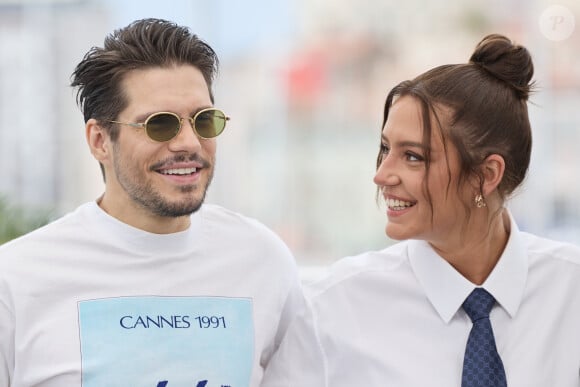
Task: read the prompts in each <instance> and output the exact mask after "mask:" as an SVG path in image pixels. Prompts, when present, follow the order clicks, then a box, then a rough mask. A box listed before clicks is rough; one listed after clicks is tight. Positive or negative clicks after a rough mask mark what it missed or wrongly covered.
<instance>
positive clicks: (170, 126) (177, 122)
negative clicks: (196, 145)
mask: <svg viewBox="0 0 580 387" xmlns="http://www.w3.org/2000/svg"><path fill="white" fill-rule="evenodd" d="M184 119H187V120H189V122H190V123H191V127H192V128H193V131H194V132H195V133H197V135H198V136H199V137H201V138H206V139H207V138H214V137H217V136H219V135H220V134H221V133H222V132H223V131H224V129H225V127H226V121H228V120H229V119H230V117H228V116H226V115H225V113H224V112H223V111H221V110H219V109H215V108H207V109H203V110H200V111H199V112H197V113H195V115H194V116H193V117H185V118H182V117H180V116H178V115H177V114H175V113H171V112H158V113H153V114H151V115H150V116H149V117H147V119H146V120H145V122H120V121H109V122H113V123H115V124H122V125H129V126H133V127H137V128H144V129H145V133H147V136H148V137H149V138H150V139H152V140H153V141H158V142H165V141H169V140H171V139H172V138H174V137H175V136H177V134H178V133H179V131H180V130H181V126H182V124H183V120H184Z"/></svg>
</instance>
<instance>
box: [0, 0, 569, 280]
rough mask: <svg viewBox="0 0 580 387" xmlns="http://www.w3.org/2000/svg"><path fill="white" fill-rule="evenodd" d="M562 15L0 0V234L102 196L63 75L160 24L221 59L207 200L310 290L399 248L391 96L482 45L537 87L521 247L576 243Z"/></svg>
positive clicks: (393, 6)
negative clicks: (299, 273) (109, 42)
mask: <svg viewBox="0 0 580 387" xmlns="http://www.w3.org/2000/svg"><path fill="white" fill-rule="evenodd" d="M557 4H558V5H556V4H554V3H552V2H550V1H545V0H470V1H460V0H444V1H438V2H434V1H429V0H406V1H395V0H358V1H353V0H276V1H268V0H244V1H235V0H170V1H158V0H125V1H123V0H110V1H107V0H44V1H42V0H0V52H1V55H0V166H1V168H0V233H2V232H4V233H5V234H9V235H17V234H18V233H20V232H23V231H24V230H26V229H29V228H34V227H36V226H37V225H38V224H41V223H43V222H45V221H47V220H49V219H54V218H56V217H58V216H60V215H62V214H64V213H66V212H68V211H71V210H73V209H74V208H75V207H77V206H78V205H79V204H81V203H83V202H86V201H89V200H94V199H95V198H96V197H97V196H99V195H100V194H101V192H102V190H103V184H102V180H101V175H100V171H99V168H98V164H97V162H96V161H94V160H93V159H92V158H91V156H90V154H89V152H88V148H87V146H86V143H85V139H84V123H83V120H82V116H81V114H80V111H79V109H78V108H77V106H76V103H75V95H74V93H73V91H72V90H71V89H70V87H69V86H68V84H69V81H70V74H71V73H72V71H73V69H74V67H75V65H76V64H77V63H78V62H79V61H80V60H81V58H82V57H83V55H84V54H85V53H86V52H87V51H88V50H89V48H90V47H91V46H95V45H99V46H100V45H102V42H103V39H104V37H105V35H106V34H108V33H109V32H111V31H112V30H113V29H116V28H119V27H122V26H124V25H126V24H128V23H130V22H131V21H133V20H135V19H138V18H143V17H158V18H166V19H169V20H172V21H175V22H177V23H178V24H183V25H187V26H189V27H190V29H191V30H192V31H193V32H194V33H196V34H197V35H199V36H200V37H201V38H202V39H204V40H205V41H207V42H208V43H209V44H210V45H211V46H212V47H213V48H214V49H215V50H216V51H217V53H218V55H219V57H220V59H221V70H220V74H219V76H218V79H217V82H216V85H215V89H216V90H215V94H216V105H217V106H219V107H220V108H222V109H223V110H225V111H226V112H227V114H228V115H230V116H231V117H232V120H231V121H230V123H229V124H228V125H229V126H228V128H227V132H226V133H225V134H224V135H223V136H221V137H220V138H219V140H218V161H217V163H218V165H217V171H216V175H215V178H214V182H213V184H212V186H211V188H210V193H209V196H208V201H210V202H213V203H217V204H220V205H223V206H225V207H228V208H230V209H233V210H236V211H240V212H242V213H244V214H246V215H248V216H251V217H254V218H257V219H259V220H260V221H262V222H263V223H265V224H266V225H268V226H269V227H271V228H272V229H273V230H274V231H276V232H277V233H278V234H279V235H280V236H281V237H282V238H283V239H284V240H285V242H286V243H287V244H288V245H289V246H290V248H291V249H292V251H293V252H294V254H295V256H296V259H297V261H298V263H299V265H300V268H301V269H302V270H303V273H304V276H305V277H308V276H309V275H311V273H313V272H314V271H315V270H316V269H317V268H319V267H323V266H324V265H326V264H328V263H331V262H332V261H334V260H336V259H338V258H340V257H343V256H346V255H352V254H356V253H359V252H362V251H366V250H371V249H380V248H383V247H386V246H387V245H389V244H391V243H392V241H390V240H388V239H387V238H386V236H385V234H384V225H385V215H384V211H383V209H381V208H380V206H379V205H377V203H376V202H375V186H374V184H373V182H372V178H373V174H374V169H375V158H376V154H377V151H378V145H379V136H380V129H381V128H380V125H381V120H382V110H383V103H384V100H385V97H386V95H387V93H388V91H389V90H390V89H391V88H392V87H393V86H394V85H396V84H397V83H399V82H400V81H402V80H405V79H410V78H413V77H415V76H416V75H418V74H419V73H421V72H424V71H426V70H428V69H429V68H432V67H434V66H437V65H440V64H444V63H460V62H465V61H467V59H468V58H469V56H470V55H471V53H472V51H473V49H474V47H475V45H476V43H477V42H478V41H479V40H481V38H482V37H483V36H484V35H486V34H489V33H492V32H497V33H502V34H505V35H507V36H509V37H510V38H512V39H513V40H515V41H516V42H518V43H521V44H523V45H525V46H526V47H527V48H528V49H529V50H530V51H531V53H532V55H533V58H534V60H535V66H536V75H535V78H536V80H537V85H538V92H537V93H536V94H535V95H533V96H532V98H531V102H530V116H531V120H532V127H533V130H534V136H535V137H534V141H535V142H534V150H533V155H532V164H531V170H530V175H529V178H528V179H527V181H526V183H525V185H524V187H523V188H522V189H521V190H520V191H519V192H518V193H517V195H516V196H514V197H513V199H512V200H511V201H510V202H509V204H508V205H509V207H510V208H511V210H512V212H513V214H514V216H515V217H516V219H517V220H518V222H519V223H520V226H521V228H522V229H523V230H527V231H531V232H534V233H537V234H542V235H546V236H549V237H552V238H555V239H562V240H567V241H571V242H573V243H578V244H580V182H579V180H580V179H579V177H580V172H579V168H580V150H579V149H578V148H580V2H579V1H578V0H559V1H558V3H557ZM5 239H9V238H5ZM0 243H1V240H0Z"/></svg>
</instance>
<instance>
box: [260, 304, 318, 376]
mask: <svg viewBox="0 0 580 387" xmlns="http://www.w3.org/2000/svg"><path fill="white" fill-rule="evenodd" d="M260 386H261V387H328V386H327V382H326V366H325V357H324V350H323V348H322V345H321V342H320V338H319V334H318V330H317V327H316V316H315V314H314V311H313V309H312V307H311V305H310V303H309V302H308V301H306V302H305V304H304V305H303V308H302V309H301V310H300V311H299V312H298V313H297V314H296V315H295V317H294V318H293V320H292V321H291V323H290V325H289V327H288V330H287V331H286V335H285V336H284V338H283V340H282V343H281V345H280V347H279V348H278V351H277V352H276V353H275V354H274V356H273V357H272V360H271V362H270V364H269V366H268V368H267V369H266V371H265V373H264V378H263V379H262V384H261V385H260Z"/></svg>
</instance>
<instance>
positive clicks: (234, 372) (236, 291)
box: [0, 19, 302, 387]
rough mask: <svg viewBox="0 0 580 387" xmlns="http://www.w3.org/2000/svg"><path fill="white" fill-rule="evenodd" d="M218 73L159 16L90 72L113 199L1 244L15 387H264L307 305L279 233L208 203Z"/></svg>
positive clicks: (7, 382) (100, 52) (4, 324)
mask: <svg viewBox="0 0 580 387" xmlns="http://www.w3.org/2000/svg"><path fill="white" fill-rule="evenodd" d="M217 64H218V61H217V57H216V55H215V53H214V51H213V50H212V49H211V48H210V47H209V46H208V45H207V44H206V43H204V42H203V41H201V40H199V39H198V38H197V37H196V36H195V35H193V34H191V33H190V32H189V30H188V29H186V28H184V27H180V26H177V25H175V24H173V23H170V22H167V21H164V20H158V19H145V20H139V21H136V22H134V23H132V24H130V25H129V26H127V27H125V28H123V29H120V30H117V31H115V32H114V33H113V34H111V35H110V36H109V37H107V38H106V40H105V43H104V46H103V48H96V47H95V48H92V49H91V50H90V51H89V52H88V53H87V54H86V56H85V57H84V58H83V60H82V61H81V63H80V64H79V65H78V66H77V67H76V69H75V71H74V73H73V77H72V86H73V87H76V88H77V91H78V94H77V99H78V102H79V105H80V107H81V110H82V112H83V114H84V118H85V123H86V127H85V129H86V138H87V142H88V145H89V148H90V151H91V153H92V154H93V156H94V157H95V159H96V160H97V161H98V162H99V163H100V166H101V170H102V172H103V177H104V179H105V191H104V194H103V195H102V196H101V197H100V198H99V199H97V200H96V201H95V202H91V203H87V204H84V205H82V206H80V207H79V208H78V209H77V210H76V211H74V212H73V213H71V214H68V215H66V216H65V217H63V218H61V219H59V220H57V221H55V222H53V223H51V224H49V225H48V226H45V227H43V228H41V229H38V230H36V231H34V232H32V233H30V234H28V235H25V236H23V237H21V238H19V239H17V240H14V241H12V242H10V243H8V244H5V245H4V246H2V247H1V248H0V386H1V387H6V386H13V387H15V386H19V387H20V386H37V387H65V386H66V387H68V386H81V385H82V386H83V387H93V386H95V387H96V386H98V387H103V386H120V387H121V386H122V387H133V386H143V387H166V386H167V387H172V386H176V387H177V386H193V387H196V386H197V387H204V386H207V387H216V386H217V387H226V386H227V387H242V386H257V385H259V383H260V380H261V378H262V374H263V371H264V369H265V368H266V367H267V365H268V362H269V359H270V357H271V356H272V354H273V353H274V352H275V350H276V349H277V346H278V343H279V341H280V339H281V337H282V336H283V334H284V332H285V330H286V327H287V323H288V321H289V319H290V318H291V317H292V315H293V314H294V311H295V310H296V308H297V307H298V306H299V305H300V303H301V302H302V301H301V300H302V298H301V293H300V286H299V281H298V276H297V274H296V268H295V264H294V261H293V259H292V256H291V254H290V252H289V251H288V249H287V248H286V246H285V245H284V244H283V243H282V242H281V241H280V239H279V238H277V237H276V236H275V235H274V234H273V233H272V232H271V231H269V230H268V229H266V228H265V227H264V226H263V225H261V224H259V223H258V222H256V221H254V220H251V219H248V218H245V217H243V216H241V215H238V214H236V213H233V212H230V211H228V210H225V209H223V208H221V207H217V206H214V205H208V204H203V201H204V197H205V194H206V191H207V188H208V186H209V184H210V181H211V179H212V174H213V170H214V164H215V152H216V139H215V137H217V136H218V135H219V134H221V133H222V132H223V131H224V129H225V125H226V121H227V120H228V117H227V116H226V115H225V114H224V113H223V112H222V111H221V110H219V109H216V108H214V107H213V103H214V98H213V95H212V81H213V79H214V76H215V72H216V70H217Z"/></svg>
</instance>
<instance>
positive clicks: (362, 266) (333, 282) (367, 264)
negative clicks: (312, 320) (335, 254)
mask: <svg viewBox="0 0 580 387" xmlns="http://www.w3.org/2000/svg"><path fill="white" fill-rule="evenodd" d="M408 243H409V242H398V243H395V244H394V245H391V246H389V247H387V248H384V249H382V250H375V251H367V252H363V253H360V254H357V255H352V256H347V257H344V258H341V259H339V260H338V261H336V262H335V263H333V264H332V265H330V267H329V268H328V269H327V270H326V272H325V273H324V275H323V276H322V277H321V278H320V279H318V280H316V281H313V282H312V283H310V284H309V285H308V291H309V293H310V295H316V294H320V293H324V292H326V291H328V290H329V289H331V288H335V287H337V286H339V285H342V284H345V283H348V282H351V281H364V280H365V278H367V277H368V276H372V275H374V274H378V275H389V274H392V273H395V272H396V271H397V270H399V269H400V268H401V266H403V265H405V263H407V262H408V252H407V251H408Z"/></svg>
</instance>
